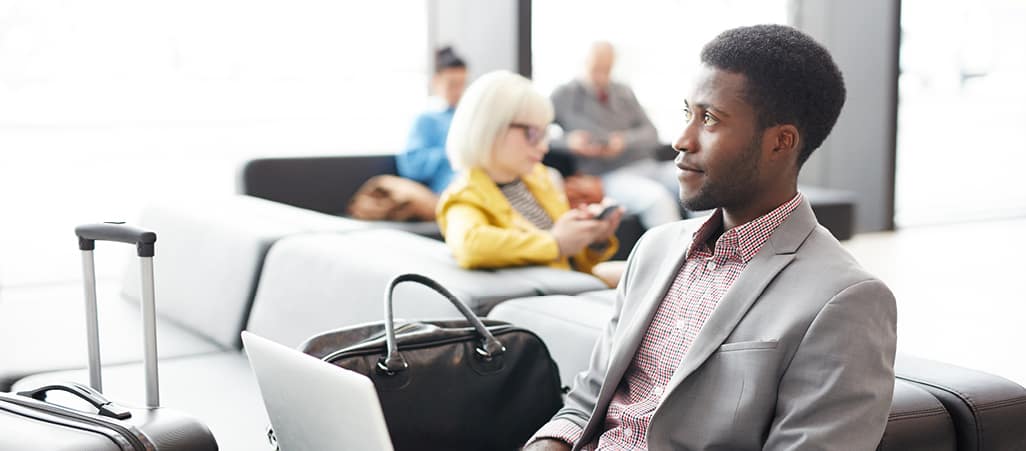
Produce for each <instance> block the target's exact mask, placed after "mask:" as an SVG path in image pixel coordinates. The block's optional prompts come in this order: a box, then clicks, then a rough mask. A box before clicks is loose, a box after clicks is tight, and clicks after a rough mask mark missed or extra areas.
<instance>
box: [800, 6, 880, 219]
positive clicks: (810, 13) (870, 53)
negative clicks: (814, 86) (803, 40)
mask: <svg viewBox="0 0 1026 451" xmlns="http://www.w3.org/2000/svg"><path fill="white" fill-rule="evenodd" d="M792 8H793V9H792V11H793V14H794V16H793V21H792V23H793V24H794V25H795V26H796V27H798V28H800V29H802V30H803V31H805V32H807V33H809V34H810V35H812V36H813V37H815V38H816V39H817V40H818V41H820V43H822V44H823V45H824V46H826V47H827V49H828V50H830V52H831V53H832V54H833V56H834V60H835V61H836V62H837V64H838V66H840V68H841V72H843V73H844V78H845V84H846V86H847V89H848V97H847V101H846V103H845V105H844V109H843V110H842V111H841V116H840V118H839V119H838V120H837V125H836V126H834V130H833V132H832V133H831V134H830V137H829V138H828V139H827V140H826V142H824V144H823V147H821V148H820V149H818V150H816V152H815V153H814V154H813V155H812V157H811V158H810V159H809V161H808V162H807V163H806V164H805V168H804V169H803V170H802V174H801V177H800V178H799V181H800V182H801V183H807V184H810V185H818V186H823V187H828V188H839V189H845V190H850V191H853V192H855V193H856V195H857V197H858V204H857V205H856V212H855V219H856V224H855V228H856V231H859V232H867V231H876V230H885V229H889V228H891V226H892V222H893V195H892V192H893V191H892V187H893V183H894V178H893V172H892V168H893V159H894V154H893V152H894V145H895V143H894V126H895V125H894V124H895V122H894V121H895V117H894V103H895V96H896V94H895V90H896V87H897V80H895V79H894V74H895V64H896V56H895V53H896V52H897V51H898V50H897V48H896V46H895V42H896V36H895V34H896V33H897V29H896V27H895V25H894V24H895V23H896V22H897V14H898V5H897V2H895V1H894V0H862V1H859V2H854V1H842V2H838V1H830V0H793V1H792Z"/></svg>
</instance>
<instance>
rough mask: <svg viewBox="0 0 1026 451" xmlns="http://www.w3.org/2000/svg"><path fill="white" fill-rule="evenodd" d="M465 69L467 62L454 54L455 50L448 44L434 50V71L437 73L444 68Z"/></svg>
mask: <svg viewBox="0 0 1026 451" xmlns="http://www.w3.org/2000/svg"><path fill="white" fill-rule="evenodd" d="M454 68H457V69H466V68H467V63H466V62H464V61H463V58H460V56H459V55H457V54H456V51H455V50H453V49H452V47H450V46H445V47H442V48H440V49H438V51H436V52H435V73H436V74H437V73H439V72H441V71H443V70H445V69H454Z"/></svg>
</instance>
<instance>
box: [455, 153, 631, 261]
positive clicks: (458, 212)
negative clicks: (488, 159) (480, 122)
mask: <svg viewBox="0 0 1026 451" xmlns="http://www.w3.org/2000/svg"><path fill="white" fill-rule="evenodd" d="M523 181H524V185H525V186H526V187H527V190H528V191H530V192H531V194H533V195H534V198H535V199H536V200H537V201H538V205H540V206H541V208H542V209H543V210H545V212H546V213H548V214H549V217H550V218H552V220H553V221H555V220H556V219H558V218H559V217H560V216H562V215H563V213H566V212H567V211H569V210H570V206H569V205H568V203H567V200H566V195H565V194H563V192H562V191H560V190H559V188H557V187H556V186H555V185H554V184H553V183H552V179H551V178H550V176H549V171H548V168H546V167H545V166H543V165H541V164H539V165H537V166H536V167H535V168H534V170H533V171H532V172H531V173H530V174H528V175H526V176H524V177H523ZM437 213H438V215H437V218H438V226H439V228H440V229H441V231H442V235H444V236H445V242H446V244H448V245H449V249H451V250H452V254H453V256H454V257H456V263H457V264H459V265H460V266H461V267H464V268H500V267H507V266H523V265H546V266H549V267H552V268H560V269H571V266H570V262H569V260H568V259H567V258H566V257H560V256H559V245H558V244H556V239H555V238H554V237H553V236H552V234H551V233H549V232H548V231H546V230H540V229H538V228H537V227H535V226H534V224H531V222H530V221H528V220H527V219H526V218H524V217H523V216H522V215H520V213H518V212H517V211H516V210H515V209H514V208H513V206H512V205H510V203H509V201H508V200H507V199H506V196H505V195H503V194H502V191H501V190H499V186H498V185H496V184H495V182H494V181H492V179H491V178H490V177H488V175H487V174H485V172H484V171H483V170H481V169H471V170H470V171H464V172H462V173H460V174H458V175H457V176H456V178H455V179H454V180H453V181H452V183H451V184H450V185H449V187H448V188H447V189H446V190H445V192H443V193H442V196H441V199H439V201H438V207H437ZM617 244H618V243H617V241H616V238H613V237H611V238H610V240H609V243H608V246H606V247H605V248H604V249H602V250H594V249H591V248H590V247H586V248H584V250H582V251H581V252H579V253H578V254H577V255H574V256H573V269H576V270H578V271H581V272H587V273H590V272H591V270H592V268H593V267H594V266H595V264H597V263H599V262H601V261H604V260H608V259H609V258H610V257H612V256H613V254H615V253H616V248H617Z"/></svg>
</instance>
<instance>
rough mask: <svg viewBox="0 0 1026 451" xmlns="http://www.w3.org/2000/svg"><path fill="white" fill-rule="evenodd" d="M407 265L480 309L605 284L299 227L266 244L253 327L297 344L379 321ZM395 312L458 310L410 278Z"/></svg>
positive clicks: (435, 246) (374, 234)
mask: <svg viewBox="0 0 1026 451" xmlns="http://www.w3.org/2000/svg"><path fill="white" fill-rule="evenodd" d="M406 272H413V273H420V274H423V275H426V276H428V277H431V278H434V279H435V280H437V281H438V282H440V283H441V284H442V285H443V286H445V287H446V288H448V289H449V290H451V291H452V292H453V293H454V294H456V295H457V296H459V297H460V298H461V299H463V300H464V301H465V302H467V304H468V306H469V307H470V308H471V309H472V310H473V311H475V312H476V313H478V314H485V313H487V312H488V311H489V310H491V309H492V307H494V306H495V305H496V304H498V303H500V302H502V301H504V300H506V299H510V298H515V297H524V296H532V295H537V294H543V293H575V292H579V291H583V290H594V289H597V288H602V287H603V285H602V282H601V281H599V280H598V279H596V278H594V277H592V276H590V275H587V274H581V273H575V272H573V271H564V270H558V269H551V268H511V269H503V270H466V269H462V268H459V267H458V266H457V265H456V263H455V261H454V260H453V258H452V256H451V255H450V254H449V250H448V248H447V247H446V246H445V244H444V243H442V242H439V241H435V240H431V239H427V238H424V237H420V236H416V235H412V234H408V233H404V232H399V231H395V230H383V229H372V230H362V231H359V232H352V233H346V234H306V235H297V236H291V237H288V238H284V239H282V240H280V241H278V242H277V243H276V244H275V245H274V246H273V247H272V248H271V250H270V252H268V255H267V260H266V263H265V264H264V269H263V274H262V275H261V282H260V287H259V289H258V290H257V294H256V300H255V302H254V306H253V312H252V315H251V316H250V320H249V325H248V326H247V328H248V329H249V330H251V331H253V332H254V333H257V334H259V335H262V336H265V337H268V338H271V339H273V340H275V341H278V342H281V343H285V344H286V345H289V346H296V345H298V344H299V343H300V342H302V341H303V340H304V339H306V338H308V337H309V336H311V335H313V334H315V333H319V332H322V331H325V330H329V329H335V328H338V327H343V326H347V325H353V324H358V323H364V322H370V321H381V320H382V319H383V311H384V307H383V303H382V302H383V301H382V299H383V294H384V290H385V287H386V285H387V283H388V281H389V280H391V279H392V278H393V277H395V276H396V275H398V274H401V273H406ZM395 314H396V316H397V317H404V318H441V317H456V316H459V314H458V312H457V311H456V310H455V309H454V308H453V307H452V306H451V305H449V303H448V302H447V301H446V300H445V299H444V298H443V297H441V296H440V295H437V294H435V293H434V292H433V291H431V290H430V289H428V288H426V287H423V286H419V285H416V284H412V283H405V284H401V285H399V286H398V287H397V288H396V296H395Z"/></svg>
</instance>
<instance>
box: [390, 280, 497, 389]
mask: <svg viewBox="0 0 1026 451" xmlns="http://www.w3.org/2000/svg"><path fill="white" fill-rule="evenodd" d="M402 282H416V283H419V284H421V285H424V286H426V287H428V288H430V289H432V290H435V291H436V292H437V293H438V294H441V295H442V296H445V298H446V299H448V300H449V302H451V303H452V305H453V306H454V307H456V309H457V310H459V311H460V313H461V314H463V316H464V317H466V318H467V321H470V324H471V325H473V326H474V330H476V331H477V333H478V335H480V336H481V338H482V346H478V347H477V349H476V351H477V353H478V354H479V355H480V356H481V357H482V358H485V359H491V358H492V357H495V356H498V355H502V353H503V352H505V351H506V348H505V347H504V346H503V345H502V343H499V340H497V339H496V338H495V336H494V335H492V333H491V332H490V331H488V328H487V327H485V325H484V323H482V322H481V319H479V318H478V317H477V315H475V314H474V312H472V311H470V308H468V307H467V305H466V304H464V303H463V301H460V300H459V298H457V297H456V295H454V294H452V292H450V291H449V290H447V289H446V288H445V287H443V286H442V285H441V284H439V283H438V282H435V281H434V280H433V279H431V278H429V277H427V276H423V275H420V274H412V273H408V274H400V275H398V276H396V277H395V278H393V279H392V281H391V282H389V283H388V289H387V290H386V291H385V340H386V341H387V344H388V355H387V356H385V359H384V360H381V361H378V369H379V370H381V371H383V372H385V373H386V374H389V375H391V374H395V373H397V372H399V371H402V370H405V369H406V368H408V367H409V365H408V364H407V363H406V359H404V358H403V356H402V354H400V353H399V347H398V345H396V342H395V320H394V319H393V315H392V293H393V292H394V291H395V287H396V285H399V284H400V283H402Z"/></svg>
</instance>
